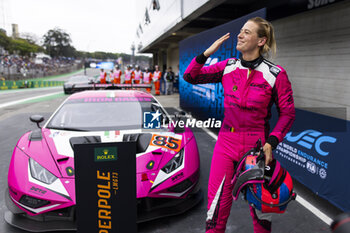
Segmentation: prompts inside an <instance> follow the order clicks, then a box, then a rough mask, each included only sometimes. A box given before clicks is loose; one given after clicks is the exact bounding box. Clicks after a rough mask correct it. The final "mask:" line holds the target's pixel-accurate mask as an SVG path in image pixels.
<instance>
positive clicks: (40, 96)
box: [0, 91, 62, 108]
mask: <svg viewBox="0 0 350 233" xmlns="http://www.w3.org/2000/svg"><path fill="white" fill-rule="evenodd" d="M60 93H62V91H59V92H54V93H50V94H46V95H38V96H34V97H30V98H25V99H20V100H16V101H11V102H7V103H4V104H0V108H5V107H8V106H11V105H16V104H20V103H22V102H25V101H28V100H34V99H40V98H43V97H48V96H52V95H57V94H60Z"/></svg>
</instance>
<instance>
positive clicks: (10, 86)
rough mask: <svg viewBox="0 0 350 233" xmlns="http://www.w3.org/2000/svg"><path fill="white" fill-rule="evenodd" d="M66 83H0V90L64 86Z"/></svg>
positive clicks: (22, 81)
mask: <svg viewBox="0 0 350 233" xmlns="http://www.w3.org/2000/svg"><path fill="white" fill-rule="evenodd" d="M63 83H64V81H27V80H19V81H7V80H5V81H0V90H12V89H19V88H39V87H54V86H62V85H63Z"/></svg>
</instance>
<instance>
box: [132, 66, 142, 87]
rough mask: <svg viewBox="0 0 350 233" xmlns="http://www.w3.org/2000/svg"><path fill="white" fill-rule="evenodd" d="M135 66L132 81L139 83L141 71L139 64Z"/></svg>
mask: <svg viewBox="0 0 350 233" xmlns="http://www.w3.org/2000/svg"><path fill="white" fill-rule="evenodd" d="M135 68H136V70H135V71H134V73H135V81H134V83H135V84H139V83H140V82H141V80H142V75H143V73H142V71H141V70H140V67H139V66H136V67H135Z"/></svg>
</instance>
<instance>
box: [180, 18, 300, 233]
mask: <svg viewBox="0 0 350 233" xmlns="http://www.w3.org/2000/svg"><path fill="white" fill-rule="evenodd" d="M229 37H230V34H229V33H227V34H226V35H224V36H222V37H221V38H219V39H218V40H216V41H215V42H214V43H213V44H212V45H211V46H210V47H209V48H208V49H207V50H205V51H204V53H202V54H201V55H199V56H197V57H196V58H194V59H193V60H192V61H191V63H190V65H189V66H188V67H187V69H186V71H185V73H184V79H185V80H186V81H187V82H190V83H192V84H199V83H220V82H221V83H222V85H223V87H224V108H225V118H224V120H223V123H222V127H221V129H220V132H219V135H218V140H217V142H216V144H215V148H214V152H213V158H212V161H211V168H210V175H209V184H208V206H207V208H208V212H207V219H206V231H207V232H225V229H226V222H227V218H228V217H229V214H230V209H231V205H232V189H233V187H232V185H231V180H232V177H233V173H234V164H235V163H237V161H239V160H240V158H241V157H242V156H243V154H244V153H245V152H247V151H248V150H249V149H251V148H252V147H254V146H255V143H256V142H257V140H258V139H259V138H260V139H261V140H262V143H263V145H264V146H263V150H264V154H265V163H266V164H269V163H270V162H271V161H272V150H273V149H275V148H276V146H277V144H278V143H279V142H281V141H282V140H283V138H284V136H285V135H286V133H287V132H288V131H289V129H290V128H291V126H292V124H293V122H294V119H295V109H294V100H293V91H292V87H291V83H290V82H289V80H288V76H287V73H286V71H285V70H284V69H283V68H282V67H281V66H278V65H274V64H273V63H271V62H270V61H268V60H266V59H265V58H264V56H265V57H266V56H267V55H268V54H269V52H270V51H272V53H274V52H275V51H276V42H275V36H274V31H273V27H272V25H271V24H270V23H269V22H267V21H266V20H265V19H262V18H260V17H256V18H252V19H249V20H248V21H247V22H246V23H245V24H244V25H243V27H242V28H241V31H240V33H239V34H238V36H237V46H236V49H237V50H238V51H240V52H241V56H240V59H238V60H237V59H235V58H230V59H227V60H224V61H221V62H218V63H216V64H214V65H211V66H208V67H203V66H204V64H205V62H206V60H207V58H208V57H209V56H210V55H212V54H213V53H215V52H216V51H217V50H218V49H219V47H220V46H221V45H222V43H223V42H224V41H226V40H227V39H228V38H229ZM273 103H275V104H276V107H277V110H278V113H279V117H278V121H277V124H276V126H275V127H274V129H273V130H272V132H270V127H269V120H270V118H271V106H272V104H273ZM249 208H250V215H251V217H252V219H253V225H254V232H255V233H267V232H271V214H269V213H262V212H260V211H258V210H256V209H254V208H253V207H251V206H250V207H249Z"/></svg>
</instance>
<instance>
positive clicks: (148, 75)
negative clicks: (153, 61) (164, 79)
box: [142, 67, 152, 93]
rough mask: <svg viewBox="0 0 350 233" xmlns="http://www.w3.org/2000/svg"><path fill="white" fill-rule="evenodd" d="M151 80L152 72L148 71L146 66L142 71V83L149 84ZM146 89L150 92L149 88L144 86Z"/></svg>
mask: <svg viewBox="0 0 350 233" xmlns="http://www.w3.org/2000/svg"><path fill="white" fill-rule="evenodd" d="M151 80H152V73H151V72H149V70H148V68H147V67H146V70H145V72H144V73H143V80H142V82H143V83H144V84H150V83H151ZM146 91H147V92H148V93H151V88H146Z"/></svg>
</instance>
